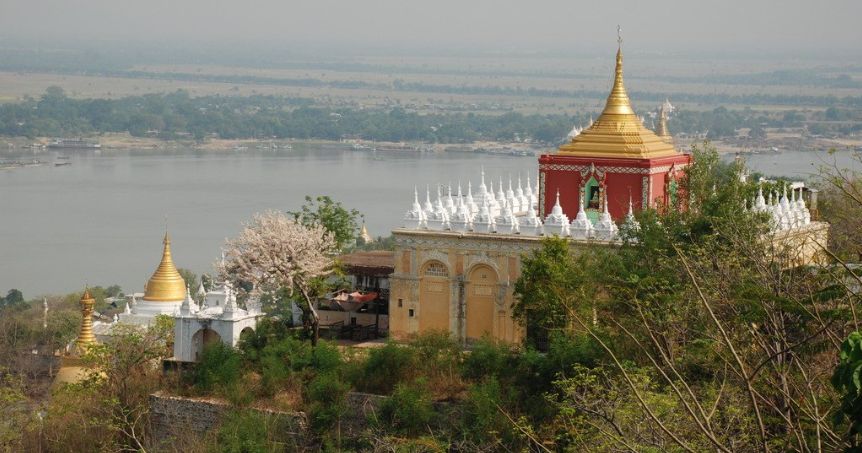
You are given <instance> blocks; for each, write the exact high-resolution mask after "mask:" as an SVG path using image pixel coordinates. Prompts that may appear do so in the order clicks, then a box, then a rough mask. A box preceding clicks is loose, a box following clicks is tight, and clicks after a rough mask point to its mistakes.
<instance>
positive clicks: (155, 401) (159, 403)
mask: <svg viewBox="0 0 862 453" xmlns="http://www.w3.org/2000/svg"><path fill="white" fill-rule="evenodd" d="M230 409H231V405H230V404H228V403H225V402H222V401H219V400H213V399H205V398H188V397H181V396H171V395H166V394H164V393H162V392H157V393H154V394H152V395H150V420H151V423H152V428H153V435H154V437H155V438H156V439H165V440H168V439H170V438H173V437H179V436H183V435H187V434H188V433H194V434H204V433H206V432H207V431H210V430H212V429H215V428H217V427H218V425H219V424H220V423H221V420H222V417H223V416H224V414H225V413H226V412H227V411H229V410H230ZM255 410H257V411H259V412H261V413H263V414H265V415H268V416H273V417H277V418H281V417H283V418H284V419H285V421H286V422H287V426H288V429H289V430H291V431H293V432H295V433H296V435H297V438H298V439H297V443H300V444H301V443H302V439H303V438H304V437H305V434H306V420H305V414H303V413H302V412H281V411H272V410H264V409H255Z"/></svg>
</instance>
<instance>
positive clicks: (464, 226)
mask: <svg viewBox="0 0 862 453" xmlns="http://www.w3.org/2000/svg"><path fill="white" fill-rule="evenodd" d="M450 224H451V227H452V229H453V230H455V231H462V232H466V231H471V230H472V229H473V214H472V213H471V212H470V210H469V209H468V208H467V204H466V203H464V202H463V200H459V202H458V210H457V212H456V213H455V215H453V216H452V218H451V220H450Z"/></svg>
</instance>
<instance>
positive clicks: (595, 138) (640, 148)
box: [558, 48, 678, 159]
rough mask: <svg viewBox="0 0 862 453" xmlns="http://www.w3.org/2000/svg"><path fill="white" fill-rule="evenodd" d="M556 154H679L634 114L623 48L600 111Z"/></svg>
mask: <svg viewBox="0 0 862 453" xmlns="http://www.w3.org/2000/svg"><path fill="white" fill-rule="evenodd" d="M558 154H561V155H567V156H582V157H605V158H606V157H611V158H613V157H619V158H641V159H642V158H653V157H667V156H673V155H675V154H678V153H677V151H676V149H674V147H673V145H672V144H670V143H667V142H666V141H665V140H663V139H662V138H661V137H659V136H657V135H656V134H655V133H653V131H651V130H649V129H647V128H646V127H644V125H643V123H642V122H641V120H640V118H638V116H637V115H635V112H634V109H632V106H631V102H630V101H629V96H628V93H626V87H625V84H624V83H623V53H622V48H620V49H618V50H617V65H616V71H615V75H614V86H613V88H612V89H611V94H610V95H609V96H608V100H607V103H606V104H605V109H604V110H603V111H602V114H601V115H600V116H599V118H598V119H597V120H596V121H595V122H594V123H593V124H592V125H591V126H590V127H588V128H586V129H584V130H583V131H581V133H580V134H578V135H577V136H575V137H573V138H572V140H571V141H570V142H569V143H566V144H564V145H562V146H560V149H559V151H558Z"/></svg>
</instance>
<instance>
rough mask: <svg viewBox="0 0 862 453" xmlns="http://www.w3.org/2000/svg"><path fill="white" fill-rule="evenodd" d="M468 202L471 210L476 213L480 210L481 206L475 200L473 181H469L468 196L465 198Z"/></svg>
mask: <svg viewBox="0 0 862 453" xmlns="http://www.w3.org/2000/svg"><path fill="white" fill-rule="evenodd" d="M465 202H466V203H467V207H468V208H470V212H471V213H473V214H475V213H477V212H479V206H478V205H477V204H476V202H475V201H473V182H472V181H467V198H466V200H465Z"/></svg>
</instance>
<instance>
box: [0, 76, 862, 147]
mask: <svg viewBox="0 0 862 453" xmlns="http://www.w3.org/2000/svg"><path fill="white" fill-rule="evenodd" d="M597 113H598V112H587V111H584V112H580V113H578V114H575V115H568V114H565V113H557V114H522V113H518V112H507V113H504V114H497V115H495V114H475V113H460V112H458V113H428V114H426V113H419V112H415V111H411V110H407V109H405V108H401V107H392V108H379V109H363V110H360V109H354V108H332V107H320V106H315V105H314V101H313V100H311V99H307V98H296V97H282V96H263V95H255V96H247V97H241V96H202V97H191V96H190V95H189V94H188V93H187V92H185V91H181V90H180V91H176V92H173V93H168V94H147V95H142V96H130V97H124V98H120V99H72V98H69V97H68V96H66V94H65V93H64V92H63V90H62V89H61V88H59V87H49V88H48V89H47V90H46V91H45V93H44V94H43V95H42V96H40V97H39V98H38V99H36V98H29V97H28V98H26V99H24V100H23V101H22V102H19V103H10V104H3V105H0V135H5V136H25V137H37V136H58V137H60V136H76V135H92V134H99V133H109V132H128V133H130V134H131V135H132V136H137V137H143V136H154V137H159V138H163V139H176V138H193V139H196V140H203V139H205V138H209V137H217V138H224V139H240V138H257V139H270V138H296V139H328V140H339V139H342V138H361V139H365V140H378V141H422V142H428V143H465V142H472V141H476V140H497V141H513V140H518V139H527V138H530V139H533V140H536V141H539V142H543V143H559V142H560V141H562V140H563V139H564V138H565V136H566V134H567V133H568V131H569V130H570V129H571V128H572V126H573V125H575V124H580V125H584V126H585V125H586V124H587V123H588V121H589V118H590V117H591V116H594V115H596V114H597ZM812 121H813V122H814V124H812V125H809V127H815V128H816V129H817V130H816V131H812V133H849V132H852V131H858V130H860V129H862V125H860V121H862V114H860V111H859V110H853V109H848V108H838V107H834V106H833V107H830V108H829V109H827V110H826V111H825V113H824V112H814V113H812V112H805V113H804V114H803V113H800V112H797V111H788V112H783V113H781V112H777V113H776V112H757V111H753V110H750V109H745V110H729V109H727V108H725V107H718V108H716V109H713V110H709V111H703V112H700V111H681V112H679V113H678V114H677V115H675V116H674V118H673V120H672V121H671V123H670V128H671V132H673V133H680V132H685V133H704V134H708V137H709V138H721V137H727V136H733V135H735V134H736V130H737V129H739V128H751V129H755V130H757V129H760V128H763V127H799V126H802V125H804V124H807V123H809V122H812ZM647 122H648V124H647V126H648V127H652V125H651V124H650V123H649V120H647Z"/></svg>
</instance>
